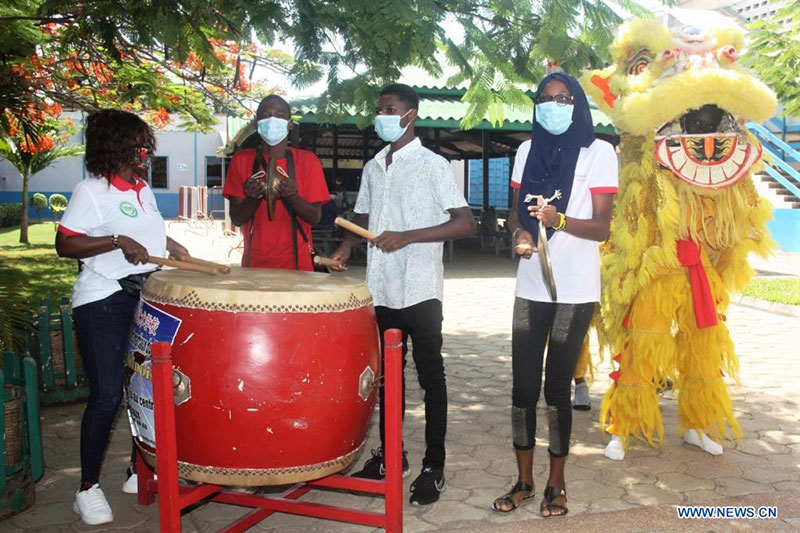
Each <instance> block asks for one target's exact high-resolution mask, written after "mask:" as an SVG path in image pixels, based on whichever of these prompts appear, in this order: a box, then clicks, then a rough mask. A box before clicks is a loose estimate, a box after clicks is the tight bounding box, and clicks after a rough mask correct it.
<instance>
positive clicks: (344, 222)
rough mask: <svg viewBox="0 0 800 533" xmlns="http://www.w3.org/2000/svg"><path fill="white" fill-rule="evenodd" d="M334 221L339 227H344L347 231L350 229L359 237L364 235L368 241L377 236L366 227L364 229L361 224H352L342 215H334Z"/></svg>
mask: <svg viewBox="0 0 800 533" xmlns="http://www.w3.org/2000/svg"><path fill="white" fill-rule="evenodd" d="M334 222H335V223H336V225H337V226H340V227H342V228H344V229H346V230H347V231H352V232H353V233H355V234H356V235H358V236H359V237H364V238H365V239H367V240H368V241H371V240H373V239H375V237H377V235H375V234H374V233H372V232H371V231H369V230H368V229H364V228H362V227H361V226H359V225H358V224H353V223H352V222H350V221H349V220H347V219H344V218H342V217H336V220H334Z"/></svg>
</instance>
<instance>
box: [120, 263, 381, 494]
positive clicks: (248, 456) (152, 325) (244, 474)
mask: <svg viewBox="0 0 800 533" xmlns="http://www.w3.org/2000/svg"><path fill="white" fill-rule="evenodd" d="M130 340H131V352H130V354H129V357H128V367H129V371H130V372H129V379H128V387H127V392H128V403H129V416H130V420H131V428H132V431H133V433H134V438H135V440H136V442H137V444H138V446H139V448H140V449H141V450H142V452H143V455H144V457H145V459H146V460H147V461H148V463H149V464H151V465H154V464H155V455H154V449H155V446H156V438H155V437H156V436H155V432H154V427H153V410H152V407H153V405H152V384H151V382H150V380H149V379H150V362H149V357H148V356H149V348H150V345H151V344H152V343H153V342H155V341H163V340H166V341H169V342H171V343H172V359H173V364H174V367H175V371H174V373H173V384H174V385H175V404H176V406H175V419H176V437H177V444H178V475H179V476H180V477H182V478H184V479H189V480H193V481H200V482H206V483H215V484H222V485H238V486H258V485H272V484H284V483H294V482H298V481H305V480H310V479H317V478H320V477H323V476H326V475H329V474H333V473H335V472H338V471H340V470H342V469H344V468H346V467H347V466H349V465H350V463H351V462H352V461H353V458H354V457H355V455H356V454H357V453H358V451H359V449H360V448H361V446H362V444H363V442H364V436H365V433H366V430H367V426H368V424H369V421H370V416H371V414H372V409H373V405H374V401H375V389H374V388H373V384H374V382H375V377H376V376H377V375H378V365H379V361H380V345H379V341H378V329H377V326H376V322H375V312H374V310H373V308H372V298H371V297H370V294H369V292H368V291H367V288H366V286H365V285H364V284H363V283H362V282H359V281H357V280H354V279H350V278H346V277H338V276H331V275H328V274H315V273H311V272H292V271H284V270H267V269H242V268H234V269H233V272H231V273H230V274H228V275H219V276H217V277H210V276H207V275H205V274H198V273H193V272H182V271H174V270H172V271H162V272H158V273H156V274H153V275H152V276H151V277H150V279H149V280H148V281H147V283H146V285H145V288H144V291H143V292H142V296H141V300H140V303H139V307H138V308H137V312H136V317H135V319H134V324H133V326H132V328H131V336H130Z"/></svg>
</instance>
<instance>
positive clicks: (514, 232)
mask: <svg viewBox="0 0 800 533" xmlns="http://www.w3.org/2000/svg"><path fill="white" fill-rule="evenodd" d="M521 229H522V228H521V227H520V228H517V229H515V230H514V231H513V232H512V233H511V240H512V241H514V240H516V238H517V232H518V231H519V230H521Z"/></svg>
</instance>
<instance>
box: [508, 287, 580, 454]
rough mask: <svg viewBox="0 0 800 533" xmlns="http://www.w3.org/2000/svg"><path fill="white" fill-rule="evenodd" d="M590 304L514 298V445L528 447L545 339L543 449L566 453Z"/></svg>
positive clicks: (531, 442) (532, 439)
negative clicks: (545, 446) (545, 429)
mask: <svg viewBox="0 0 800 533" xmlns="http://www.w3.org/2000/svg"><path fill="white" fill-rule="evenodd" d="M594 306H595V304H594V302H589V303H582V304H562V303H548V302H533V301H530V300H525V299H523V298H516V300H515V301H514V322H513V329H512V337H511V366H512V371H513V375H514V386H513V389H512V394H511V396H512V404H513V406H512V409H511V427H512V433H513V439H514V447H515V448H516V449H518V450H530V449H533V445H534V442H535V437H536V402H538V401H539V393H540V391H541V389H542V366H543V360H544V348H545V344H547V346H548V349H547V363H546V366H545V369H544V370H545V384H544V399H545V401H546V402H547V419H548V424H549V428H550V448H549V452H550V455H552V456H554V457H565V456H566V455H567V454H568V453H569V438H570V434H571V432H572V406H571V405H570V391H571V385H572V375H573V373H574V372H575V365H576V364H577V362H578V356H579V355H580V351H581V345H582V344H583V338H584V337H585V336H586V331H587V330H588V329H589V322H591V319H592V314H593V312H594ZM548 337H549V341H548Z"/></svg>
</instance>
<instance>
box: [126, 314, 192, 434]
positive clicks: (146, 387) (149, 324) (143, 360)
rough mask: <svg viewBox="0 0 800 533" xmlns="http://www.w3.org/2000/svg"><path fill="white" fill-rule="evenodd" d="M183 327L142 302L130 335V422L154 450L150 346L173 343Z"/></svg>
mask: <svg viewBox="0 0 800 533" xmlns="http://www.w3.org/2000/svg"><path fill="white" fill-rule="evenodd" d="M180 327H181V319H180V318H177V317H174V316H172V315H170V314H169V313H165V312H164V311H162V310H160V309H158V308H156V307H153V306H152V305H150V304H149V303H147V302H145V301H144V300H139V304H138V305H137V306H136V313H135V314H134V316H133V324H132V325H131V331H130V334H129V335H128V344H129V347H128V349H129V351H128V356H127V358H126V367H127V368H126V374H127V376H128V379H127V380H126V381H127V383H128V386H127V389H126V390H127V394H128V419H129V421H130V425H131V432H132V433H133V436H134V438H135V439H138V440H139V441H141V442H142V443H144V444H147V445H148V446H151V447H155V445H156V428H155V417H154V415H153V382H152V365H151V362H150V347H151V346H152V345H153V343H156V342H162V341H165V342H168V343H170V344H172V343H173V341H174V340H175V335H177V334H178V329H179V328H180Z"/></svg>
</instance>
